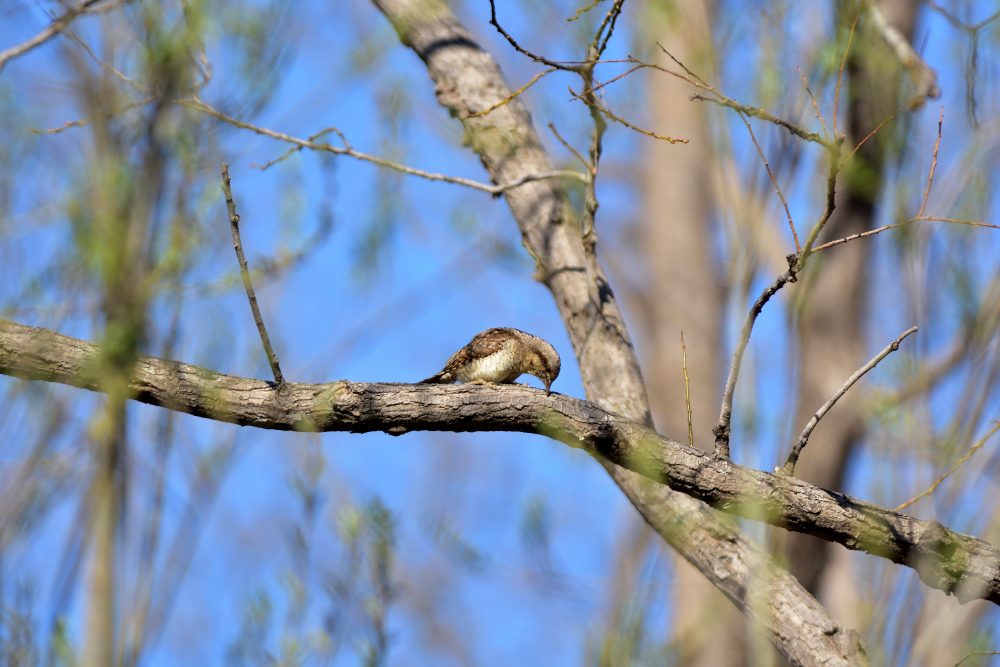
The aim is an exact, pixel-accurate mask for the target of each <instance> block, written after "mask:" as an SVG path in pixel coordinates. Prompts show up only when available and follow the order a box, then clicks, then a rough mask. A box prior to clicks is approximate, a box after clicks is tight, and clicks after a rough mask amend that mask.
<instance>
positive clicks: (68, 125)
mask: <svg viewBox="0 0 1000 667" xmlns="http://www.w3.org/2000/svg"><path fill="white" fill-rule="evenodd" d="M157 99H159V98H157V97H147V98H145V99H142V100H139V101H138V102H130V103H129V104H126V105H125V106H123V107H119V108H117V109H112V110H111V111H109V112H108V113H107V114H106V115H105V116H104V117H105V118H110V117H111V116H115V115H117V114H120V113H124V112H126V111H131V110H132V109H136V108H138V107H141V106H145V105H147V104H149V103H150V102H154V101H156V100H157ZM91 120H92V119H91V118H90V117H89V116H88V117H87V118H83V119H81V120H68V121H66V123H65V124H64V125H60V126H59V127H53V128H50V129H47V130H36V129H35V128H33V127H29V128H28V131H29V132H34V133H35V134H59V133H60V132H63V131H65V130H68V129H70V128H71V127H83V126H84V125H86V124H87V123H89V122H90V121H91Z"/></svg>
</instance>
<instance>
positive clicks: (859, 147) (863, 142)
mask: <svg viewBox="0 0 1000 667" xmlns="http://www.w3.org/2000/svg"><path fill="white" fill-rule="evenodd" d="M909 106H910V104H909V102H907V103H906V104H904V105H903V106H901V107H899V108H898V109H896V113H894V114H892V115H891V116H889V117H888V118H886V119H885V120H883V121H882V122H881V123H879V124H878V125H877V126H876V127H875V129H874V130H872V131H871V132H869V133H868V136H867V137H865V138H864V139H862V140H861V143H859V144H858V145H857V146H855V147H854V150H853V151H851V154H850V155H848V156H847V158H846V159H845V160H844V161H843V162H841V163H840V168H841V169H843V167H844V165H845V164H847V163H848V162H850V161H851V158H852V157H854V154H855V153H857V152H858V151H859V150H860V149H861V147H862V146H864V145H865V143H867V142H868V140H869V139H871V138H872V137H874V136H875V133H876V132H878V131H879V130H881V129H882V126H883V125H885V124H886V123H888V122H889V121H890V120H892V119H893V118H895V117H896V116H898V115H899V112H901V111H902V110H903V109H906V108H907V107H909Z"/></svg>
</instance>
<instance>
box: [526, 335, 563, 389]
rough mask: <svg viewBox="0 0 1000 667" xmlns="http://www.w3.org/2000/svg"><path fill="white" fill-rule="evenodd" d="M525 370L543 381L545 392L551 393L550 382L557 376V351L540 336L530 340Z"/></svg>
mask: <svg viewBox="0 0 1000 667" xmlns="http://www.w3.org/2000/svg"><path fill="white" fill-rule="evenodd" d="M526 361H527V366H528V368H527V371H526V372H528V373H531V374H532V375H534V376H535V377H536V378H538V379H539V380H541V381H542V382H544V383H545V392H546V393H552V392H551V389H550V388H551V387H552V383H553V382H554V381H555V379H556V378H557V377H559V364H560V362H559V353H558V352H556V348H554V347H552V346H551V345H549V344H548V343H546V342H545V341H544V340H542V339H541V338H535V339H534V340H533V341H532V345H531V353H530V354H528V355H527V359H526Z"/></svg>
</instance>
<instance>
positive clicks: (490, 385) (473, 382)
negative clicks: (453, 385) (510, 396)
mask: <svg viewBox="0 0 1000 667" xmlns="http://www.w3.org/2000/svg"><path fill="white" fill-rule="evenodd" d="M466 384H484V385H486V386H487V387H489V388H491V389H496V390H497V391H500V387H498V386H496V384H494V383H492V382H490V381H489V380H484V379H482V378H479V379H478V380H473V381H472V382H468V383H466Z"/></svg>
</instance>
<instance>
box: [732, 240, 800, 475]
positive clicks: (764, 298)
mask: <svg viewBox="0 0 1000 667" xmlns="http://www.w3.org/2000/svg"><path fill="white" fill-rule="evenodd" d="M786 259H787V260H788V271H786V272H785V273H783V274H782V275H780V276H778V279H777V280H775V281H774V282H773V283H771V284H770V285H769V286H768V287H767V289H765V290H764V293H763V294H761V295H760V297H758V299H757V300H756V301H755V302H754V304H753V307H752V308H750V312H749V313H747V318H746V320H744V321H743V328H742V329H740V340H739V342H738V343H737V344H736V351H735V352H733V363H732V365H730V367H729V377H728V378H727V379H726V389H725V391H724V392H723V394H722V410H721V411H720V413H719V423H718V424H717V425H716V426H715V428H714V429H712V432H713V433H714V434H715V457H716V458H722V459H728V458H729V433H730V421H731V419H732V416H733V394H734V393H736V381H737V380H738V379H739V377H740V365H741V364H742V363H743V353H744V352H745V351H746V349H747V344H748V343H749V342H750V334H751V332H753V324H754V322H756V321H757V316H758V315H760V311H762V310H763V309H764V304H766V303H767V302H768V301H769V300H770V299H771V297H772V296H774V295H775V293H777V291H778V290H780V289H781V288H782V287H784V286H785V284H786V283H794V282H795V281H796V279H797V276H798V272H799V269H800V265H799V255H789V256H788V257H787V258H786Z"/></svg>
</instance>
